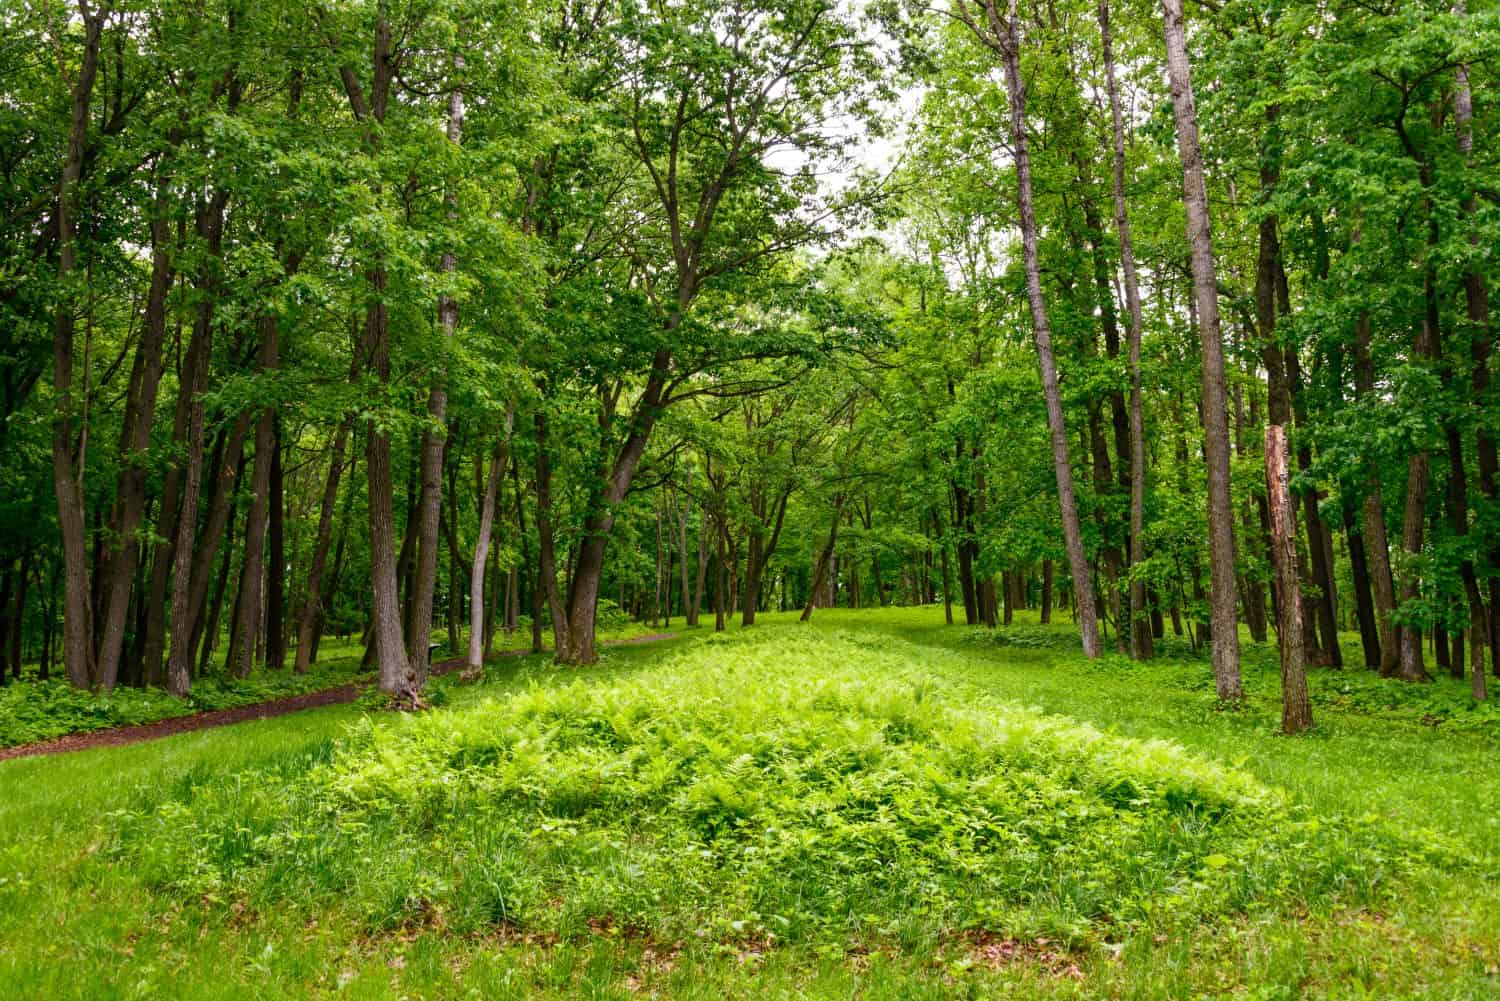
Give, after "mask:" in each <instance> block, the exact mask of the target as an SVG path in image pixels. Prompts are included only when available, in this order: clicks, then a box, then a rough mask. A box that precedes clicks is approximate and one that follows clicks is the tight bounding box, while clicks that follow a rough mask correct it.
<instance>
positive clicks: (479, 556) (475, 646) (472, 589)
mask: <svg viewBox="0 0 1500 1001" xmlns="http://www.w3.org/2000/svg"><path fill="white" fill-rule="evenodd" d="M514 425H515V408H514V407H509V408H507V409H506V411H505V434H504V435H503V436H502V437H501V438H500V440H499V441H497V442H496V443H495V454H494V455H493V456H492V457H491V458H490V474H489V476H488V477H486V478H485V483H484V500H483V501H481V502H480V505H479V536H478V538H477V539H476V540H475V542H474V564H473V567H472V569H471V570H470V571H469V656H468V659H467V660H466V661H465V663H464V674H465V675H466V676H468V677H471V678H477V677H478V676H479V674H480V673H481V672H482V671H483V670H484V633H485V627H484V624H485V616H484V610H485V604H484V574H485V567H486V566H487V565H488V563H489V558H490V537H491V534H492V533H493V532H494V528H495V508H496V506H497V504H498V501H499V498H500V479H501V477H503V476H504V475H505V469H506V467H507V466H509V465H510V434H511V428H512V427H513V426H514Z"/></svg>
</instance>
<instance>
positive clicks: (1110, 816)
mask: <svg viewBox="0 0 1500 1001" xmlns="http://www.w3.org/2000/svg"><path fill="white" fill-rule="evenodd" d="M1012 629H1013V630H1014V631H1015V636H1017V637H1019V636H1022V635H1025V634H1028V633H1029V634H1035V635H1037V636H1040V637H1041V638H1042V640H1041V641H1039V642H1035V643H1024V644H1016V643H1012V642H1010V641H1009V640H1003V641H1000V642H996V641H995V640H994V639H993V638H984V639H978V638H970V637H971V633H970V632H969V631H967V630H963V629H961V628H954V629H948V628H944V627H943V626H942V625H941V615H940V613H934V611H933V610H931V609H922V610H890V611H884V612H862V613H851V612H834V613H825V612H820V613H818V616H817V618H816V619H815V621H814V623H813V625H812V626H811V627H810V628H799V627H797V626H796V625H795V624H792V623H790V622H789V621H787V620H786V619H783V618H782V617H779V616H772V617H770V618H769V619H768V621H766V623H765V624H764V625H762V626H758V627H757V628H756V630H755V631H754V634H755V635H747V636H744V637H740V636H737V635H732V636H731V637H730V638H729V639H727V640H726V639H714V638H711V637H708V636H705V635H704V634H701V633H699V634H694V635H690V636H686V637H684V638H683V639H680V640H676V641H670V642H667V643H663V644H655V645H651V646H640V647H629V648H617V649H614V650H611V651H610V652H609V653H608V654H607V656H606V658H605V662H604V663H603V664H602V665H601V666H600V667H599V668H595V669H590V670H588V671H583V672H578V671H569V670H559V669H556V668H553V667H551V666H550V665H549V664H547V663H546V661H545V660H544V659H543V658H515V659H513V660H508V661H505V662H503V663H501V664H499V665H496V666H495V667H493V668H492V669H491V671H490V673H489V675H488V676H487V678H486V680H485V682H484V683H482V684H480V685H475V686H457V685H451V684H449V685H445V688H446V689H447V696H448V698H447V704H446V706H445V707H444V708H443V709H441V710H438V711H435V712H433V713H430V714H428V715H426V716H424V717H422V718H417V719H411V718H405V717H396V716H392V715H385V714H382V715H379V716H376V717H372V718H370V719H369V720H368V721H366V720H365V718H364V717H362V716H361V714H360V713H359V711H358V709H357V707H352V706H341V707H332V708H329V709H322V710H316V711H312V712H308V713H302V714H298V715H295V716H291V717H283V718H279V719H276V720H269V721H264V722H260V723H253V724H246V725H243V726H239V727H233V728H227V729H223V730H216V731H205V732H201V733H196V734H187V735H181V736H178V737H173V738H169V739H167V740H163V741H159V742H155V743H151V744H146V745H140V746H137V747H133V748H118V749H105V750H98V751H91V752H85V753H82V754H77V755H69V756H65V757H60V758H54V759H32V760H22V761H13V762H8V763H5V764H0V785H3V787H4V788H5V790H6V795H5V797H4V799H3V801H0V845H3V847H0V996H4V997H19V998H30V997H49V998H52V997H90V998H94V997H100V998H108V997H122V998H123V997H135V996H170V997H199V996H202V997H215V998H219V997H241V996H243V997H257V998H261V997H317V996H328V997H335V996H337V997H371V998H375V997H402V996H404V997H425V998H439V997H442V998H448V997H455V998H456V997H467V996H482V997H517V998H520V997H601V998H613V997H621V998H623V997H631V996H639V995H644V994H651V993H655V994H657V995H659V996H671V997H680V998H698V997H704V998H708V997H713V998H723V997H807V996H815V997H850V996H855V995H858V996H860V997H872V998H883V997H888V998H908V997H934V998H936V997H966V996H981V997H1005V996H1012V997H1035V996H1041V995H1047V996H1052V995H1056V996H1065V997H1070V996H1076V997H1096V996H1111V997H1121V998H1163V997H1182V998H1189V997H1244V998H1281V997H1285V998H1295V997H1340V998H1344V997H1347V998H1365V997H1379V998H1388V997H1443V998H1489V997H1494V996H1496V994H1497V993H1500V979H1497V977H1496V974H1495V972H1494V970H1495V966H1496V964H1497V963H1500V889H1497V885H1500V882H1497V879H1496V875H1497V871H1500V842H1497V834H1500V829H1497V819H1496V818H1497V817H1500V792H1497V790H1496V787H1495V784H1494V783H1493V781H1492V779H1493V773H1494V761H1495V758H1496V754H1495V752H1496V750H1497V749H1500V741H1497V739H1496V734H1495V731H1494V728H1493V727H1491V726H1488V725H1486V724H1485V721H1484V720H1483V718H1482V716H1469V715H1463V714H1461V711H1460V710H1459V709H1457V708H1456V707H1457V706H1458V705H1460V703H1458V702H1457V701H1456V695H1457V688H1456V686H1455V685H1448V684H1447V683H1446V682H1440V683H1439V684H1437V685H1433V686H1426V687H1425V688H1424V689H1423V690H1422V691H1421V693H1420V695H1414V694H1412V693H1409V692H1406V691H1405V690H1402V691H1400V692H1399V693H1396V694H1389V692H1390V691H1391V688H1390V683H1379V682H1371V681H1367V680H1366V679H1365V678H1364V677H1363V676H1362V675H1361V674H1359V673H1358V672H1354V671H1347V672H1342V673H1338V674H1336V673H1333V672H1318V673H1316V674H1315V675H1314V677H1313V693H1314V711H1315V715H1316V719H1317V723H1318V729H1317V730H1316V731H1315V732H1314V734H1313V735H1312V736H1310V737H1308V738H1298V739H1295V740H1292V739H1287V738H1282V737H1278V736H1276V735H1275V720H1276V708H1275V694H1276V689H1275V674H1274V670H1273V666H1272V663H1271V661H1270V659H1269V658H1267V657H1265V656H1264V655H1260V654H1256V653H1255V652H1254V651H1253V650H1252V649H1251V648H1249V647H1248V646H1247V657H1246V660H1247V665H1246V683H1247V687H1248V689H1249V691H1250V694H1251V700H1250V704H1249V706H1248V707H1247V708H1246V709H1245V710H1243V711H1240V712H1236V713H1225V712H1222V711H1220V710H1219V708H1218V707H1217V706H1216V705H1215V704H1214V702H1213V699H1212V694H1211V686H1209V685H1208V684H1207V677H1208V669H1207V665H1206V663H1204V662H1202V661H1199V660H1195V659H1191V658H1190V657H1186V656H1174V657H1173V658H1172V659H1170V660H1163V661H1161V662H1158V663H1154V664H1150V665H1143V666H1135V665H1130V664H1129V663H1128V662H1125V661H1122V660H1118V659H1116V658H1108V659H1107V660H1106V662H1104V663H1101V664H1092V665H1091V664H1087V663H1084V662H1083V661H1082V660H1081V658H1080V657H1078V656H1077V655H1076V654H1075V652H1074V650H1073V648H1072V645H1071V642H1070V641H1069V640H1068V638H1067V635H1068V634H1067V629H1066V626H1062V625H1059V626H1057V627H1051V628H1050V629H1042V628H1040V627H1036V626H1034V625H1029V626H1024V627H1020V626H1018V627H1012ZM1054 636H1056V637H1059V638H1057V639H1053V638H1051V637H1054ZM1450 695H1451V696H1453V697H1454V699H1455V708H1454V711H1453V712H1452V713H1450V714H1447V715H1446V716H1445V715H1444V714H1442V713H1435V712H1433V711H1432V710H1433V708H1434V706H1436V705H1440V704H1442V703H1443V700H1444V699H1447V698H1448V697H1449V696H1450ZM1424 719H1425V722H1424ZM1434 720H1437V724H1436V725H1433V721H1434ZM1163 740H1166V741H1170V745H1168V744H1164V743H1162V741H1163ZM653 762H656V763H657V767H656V770H654V771H653V769H652V763H653ZM104 776H108V778H107V780H106V779H105V778H104ZM546 826H550V827H551V828H552V829H551V830H546V829H544V827H546ZM768 827H770V828H774V829H775V830H774V831H770V832H768V831H767V828H768ZM704 852H707V853H708V854H707V855H704V854H702V853H704ZM695 853H698V854H697V855H696V856H695Z"/></svg>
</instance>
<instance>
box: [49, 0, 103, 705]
mask: <svg viewBox="0 0 1500 1001" xmlns="http://www.w3.org/2000/svg"><path fill="white" fill-rule="evenodd" d="M80 13H81V14H82V15H83V58H82V61H81V63H80V64H79V67H78V75H77V77H75V78H74V80H73V91H72V111H71V115H70V118H69V127H68V150H67V155H66V157H65V158H64V160H63V168H62V175H61V177H60V178H59V179H58V183H57V237H58V239H57V277H58V280H59V282H60V283H61V284H62V285H63V286H65V287H66V286H67V285H68V284H69V283H70V282H71V281H72V279H73V274H74V272H75V271H76V270H77V267H78V248H77V242H78V224H77V222H76V221H75V220H74V218H73V214H74V210H75V208H76V207H77V206H76V204H75V202H76V200H77V197H78V195H77V188H78V181H79V179H80V178H81V177H82V176H83V147H84V141H85V139H86V138H87V136H88V127H89V105H90V104H91V103H92V100H93V96H94V78H95V77H96V76H97V75H98V72H99V39H100V36H101V35H102V34H103V33H104V17H105V13H106V11H105V10H104V9H103V8H96V9H94V10H92V11H90V10H89V8H88V7H87V6H86V5H80ZM73 308H74V303H73V300H72V298H71V297H70V296H68V295H63V296H60V297H59V298H58V304H57V314H56V318H55V325H54V328H53V336H52V387H53V392H54V393H55V394H56V397H57V402H56V414H55V417H54V419H53V423H52V485H53V489H54V491H55V492H56V494H57V521H58V527H59V528H60V529H61V532H62V550H63V572H64V581H63V662H64V665H65V667H66V669H67V673H68V681H69V682H70V683H71V684H72V685H73V686H74V687H75V688H87V687H89V685H90V684H92V682H93V680H94V676H95V664H94V622H93V606H92V604H91V594H92V591H93V587H92V585H91V584H90V582H89V551H88V538H87V535H86V532H85V528H84V507H83V485H82V484H81V483H80V482H79V474H78V472H77V471H76V470H75V469H74V465H73V460H74V456H73V409H74V401H73V329H74V318H73Z"/></svg>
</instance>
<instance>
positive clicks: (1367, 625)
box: [1344, 499, 1380, 669]
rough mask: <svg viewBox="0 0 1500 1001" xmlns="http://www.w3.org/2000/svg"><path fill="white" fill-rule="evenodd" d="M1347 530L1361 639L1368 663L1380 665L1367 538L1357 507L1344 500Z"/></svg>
mask: <svg viewBox="0 0 1500 1001" xmlns="http://www.w3.org/2000/svg"><path fill="white" fill-rule="evenodd" d="M1344 532H1345V535H1346V536H1347V538H1348V542H1349V572H1350V574H1351V576H1352V577H1353V580H1354V614H1355V618H1356V619H1358V621H1359V642H1360V647H1361V649H1362V651H1363V652H1364V655H1365V666H1366V667H1370V668H1375V669H1379V667H1380V628H1379V626H1377V625H1376V618H1375V599H1374V592H1373V591H1372V590H1371V587H1370V563H1369V559H1368V557H1367V556H1366V555H1365V537H1364V535H1363V534H1362V533H1361V532H1360V530H1359V525H1358V524H1357V523H1356V522H1355V519H1354V507H1353V505H1352V504H1350V503H1349V502H1348V501H1347V499H1346V500H1345V502H1344Z"/></svg>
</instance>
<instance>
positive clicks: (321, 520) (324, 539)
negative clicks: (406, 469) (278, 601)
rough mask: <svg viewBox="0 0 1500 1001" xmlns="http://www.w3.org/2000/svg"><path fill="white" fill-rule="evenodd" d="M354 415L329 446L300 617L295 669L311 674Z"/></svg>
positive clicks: (342, 423) (341, 424)
mask: <svg viewBox="0 0 1500 1001" xmlns="http://www.w3.org/2000/svg"><path fill="white" fill-rule="evenodd" d="M353 422H354V419H353V418H352V417H345V418H344V419H343V421H342V422H341V423H340V424H339V428H338V430H337V431H336V432H334V436H333V445H332V447H331V448H330V449H329V457H328V476H327V478H326V479H325V480H324V481H323V497H322V500H321V502H320V503H319V506H318V535H317V538H316V540H315V541H314V542H313V552H312V560H311V562H310V563H309V565H308V570H307V598H306V601H305V602H304V603H303V606H302V611H301V614H299V615H298V617H297V654H296V659H295V660H294V661H293V668H294V670H296V672H297V673H298V674H305V673H307V669H308V667H309V665H311V664H312V659H313V646H314V643H313V636H314V634H315V633H316V631H317V628H318V623H319V621H320V620H321V619H322V617H323V570H324V567H325V566H326V565H327V562H328V547H329V544H330V542H331V541H332V539H333V518H334V511H335V508H336V506H337V504H338V496H339V480H340V479H341V478H342V476H343V473H344V450H345V448H346V447H347V444H348V440H349V428H350V426H351V425H352V424H353Z"/></svg>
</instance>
